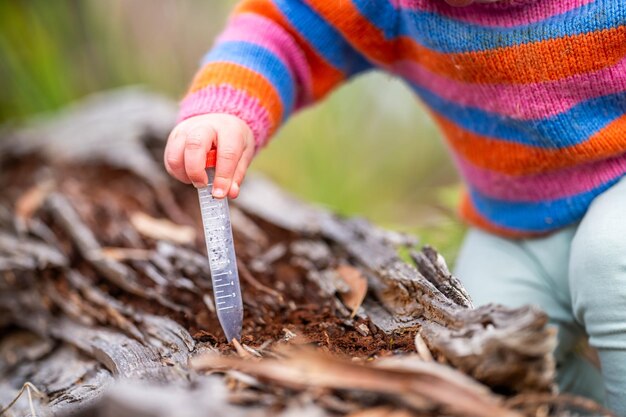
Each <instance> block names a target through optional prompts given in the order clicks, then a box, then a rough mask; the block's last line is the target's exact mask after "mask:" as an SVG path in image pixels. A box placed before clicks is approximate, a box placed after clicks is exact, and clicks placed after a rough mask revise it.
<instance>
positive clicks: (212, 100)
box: [178, 85, 272, 151]
mask: <svg viewBox="0 0 626 417" xmlns="http://www.w3.org/2000/svg"><path fill="white" fill-rule="evenodd" d="M208 113H227V114H232V115H234V116H237V117H239V118H240V119H241V120H243V121H244V122H246V123H247V124H248V126H249V127H250V129H251V130H252V134H253V135H254V141H255V144H256V150H257V151H258V150H259V148H261V147H262V146H264V145H265V144H266V143H267V140H268V138H269V135H270V134H271V133H272V124H271V122H270V116H269V112H268V111H267V110H266V109H265V107H263V105H261V103H260V102H259V100H257V99H256V98H254V97H250V96H249V95H248V94H246V92H245V91H242V90H237V89H235V88H233V87H231V86H229V85H219V86H210V87H205V88H202V89H200V90H198V91H196V92H194V93H192V94H189V95H188V96H187V97H185V98H184V99H183V101H182V102H181V104H180V112H179V115H178V122H182V121H183V120H186V119H188V118H190V117H193V116H198V115H202V114H208Z"/></svg>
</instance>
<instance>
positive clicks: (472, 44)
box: [180, 0, 626, 236]
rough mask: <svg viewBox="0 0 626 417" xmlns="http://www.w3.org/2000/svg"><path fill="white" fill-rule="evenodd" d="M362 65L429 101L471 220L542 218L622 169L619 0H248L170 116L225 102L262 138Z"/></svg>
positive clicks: (623, 73)
mask: <svg viewBox="0 0 626 417" xmlns="http://www.w3.org/2000/svg"><path fill="white" fill-rule="evenodd" d="M371 68H379V69H382V70H384V71H387V72H389V73H392V74H395V75H397V76H399V77H402V78H403V79H404V80H406V81H407V83H408V84H409V85H410V87H411V88H412V89H413V90H414V91H415V93H416V94H417V95H418V96H419V97H420V99H421V100H422V101H423V102H424V103H425V104H426V105H427V107H428V109H429V111H430V113H431V114H432V117H433V118H434V120H435V121H436V122H437V124H438V125H439V127H440V129H441V131H442V132H443V135H444V137H445V138H446V140H447V141H448V143H449V148H450V149H451V151H452V155H453V157H454V160H455V163H456V165H457V167H458V169H459V171H460V173H461V175H462V177H463V179H464V182H465V185H466V193H465V194H466V195H465V197H464V199H463V203H462V204H461V213H462V216H463V217H464V218H465V219H466V220H467V221H469V222H470V223H471V224H474V225H476V226H478V227H481V228H484V229H487V230H489V231H491V232H495V233H498V234H502V235H507V236H529V235H538V234H545V233H548V232H551V231H553V230H556V229H559V228H561V227H564V226H566V225H568V224H571V223H574V222H576V221H578V220H580V219H581V217H582V216H583V215H584V213H585V211H586V210H587V208H588V206H589V204H590V203H591V202H592V200H593V199H594V197H596V196H597V195H599V194H600V193H602V192H603V191H604V190H606V189H607V188H609V187H610V186H611V185H612V184H614V183H615V182H616V181H618V180H619V179H620V178H621V177H622V176H623V175H624V173H625V172H626V1H623V0H503V1H502V2H499V3H492V4H474V5H471V6H468V7H462V8H455V7H451V6H449V5H447V3H445V2H444V1H443V0H244V1H243V2H241V3H240V4H239V6H238V7H237V8H236V9H235V11H234V13H233V15H232V17H231V19H230V21H229V24H228V26H227V28H226V30H225V31H224V32H223V33H222V34H221V35H220V37H219V38H218V39H217V42H216V44H215V46H214V47H213V49H212V50H211V51H210V52H209V53H208V54H207V55H206V57H205V58H204V61H203V66H202V68H201V69H200V71H199V72H198V74H197V75H196V77H195V79H194V80H193V83H192V85H191V87H190V89H189V92H188V94H187V96H186V97H185V98H184V100H183V101H182V104H181V113H180V118H181V119H185V118H188V117H191V116H194V115H198V114H204V113H211V112H221V113H230V114H234V115H237V116H239V117H240V118H241V119H243V120H244V121H246V122H247V123H248V124H249V125H250V127H251V129H252V131H253V133H254V135H255V140H256V144H257V146H258V147H260V146H262V145H264V144H265V143H266V141H267V140H268V138H269V137H271V135H272V134H273V133H274V132H275V131H276V130H277V129H278V127H279V126H280V125H281V124H282V123H283V122H285V120H287V118H288V117H289V116H290V115H291V114H292V113H293V112H294V111H296V110H298V109H300V108H302V107H303V106H306V105H309V104H311V103H314V102H316V101H317V100H320V99H321V98H323V97H324V96H325V95H326V94H328V93H329V92H330V91H331V90H332V89H333V88H334V87H336V86H338V85H340V84H341V83H342V82H344V81H346V80H347V79H348V78H350V77H352V76H354V75H356V74H359V73H361V72H363V71H366V70H368V69H371ZM625 209H626V208H625Z"/></svg>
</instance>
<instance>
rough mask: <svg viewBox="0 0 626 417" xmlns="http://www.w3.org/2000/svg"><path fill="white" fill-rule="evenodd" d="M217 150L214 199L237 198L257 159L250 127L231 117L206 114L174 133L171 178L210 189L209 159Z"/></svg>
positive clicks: (168, 152) (168, 155) (168, 154)
mask: <svg viewBox="0 0 626 417" xmlns="http://www.w3.org/2000/svg"><path fill="white" fill-rule="evenodd" d="M214 144H216V146H217V163H216V167H215V181H214V182H213V196H214V197H216V198H224V197H226V196H228V197H230V198H236V197H237V195H239V186H240V185H241V182H242V181H243V177H244V176H245V175H246V171H247V169H248V165H250V162H251V161H252V156H253V155H254V139H253V135H252V131H251V130H250V127H248V125H247V124H246V122H244V121H243V120H241V119H239V118H238V117H236V116H232V115H230V114H221V113H215V114H205V115H201V116H195V117H191V118H189V119H187V120H185V121H183V122H181V123H179V124H178V125H177V126H176V127H175V128H174V129H173V130H172V133H170V137H169V138H168V140H167V146H166V147H165V155H164V162H165V168H166V169H167V172H169V173H170V175H171V176H173V177H174V178H176V179H178V180H179V181H182V182H184V183H186V184H189V183H193V185H194V186H195V187H203V186H206V185H207V180H208V178H207V175H206V172H205V164H206V156H207V153H208V152H209V150H210V149H211V146H212V145H214Z"/></svg>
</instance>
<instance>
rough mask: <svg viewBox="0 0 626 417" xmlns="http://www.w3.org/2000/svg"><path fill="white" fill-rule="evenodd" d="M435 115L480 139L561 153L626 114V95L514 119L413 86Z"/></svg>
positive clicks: (606, 97) (623, 93)
mask: <svg viewBox="0 0 626 417" xmlns="http://www.w3.org/2000/svg"><path fill="white" fill-rule="evenodd" d="M411 87H412V88H413V90H414V91H415V92H416V93H417V94H418V95H419V96H420V98H421V99H422V100H423V101H424V102H425V103H426V104H427V105H428V106H430V107H431V108H432V110H434V111H435V112H437V113H438V114H440V115H441V116H443V117H445V118H446V119H448V120H450V121H452V122H453V123H455V124H456V125H458V126H459V127H461V128H463V129H465V130H467V131H470V132H473V133H475V134H477V135H481V136H486V137H491V138H495V139H501V140H505V141H507V142H513V143H520V144H523V145H528V146H535V147H538V148H545V149H561V148H567V147H570V146H574V145H577V144H579V143H582V142H584V141H586V140H587V139H588V138H589V137H590V136H592V135H594V134H595V133H597V132H598V131H600V130H601V129H603V128H605V127H606V126H607V125H609V124H610V123H611V122H613V121H615V120H616V119H618V118H619V117H621V116H623V115H624V114H625V113H626V92H620V93H616V94H610V95H606V96H602V97H597V98H593V99H590V100H587V101H584V102H582V103H579V104H577V105H576V106H574V107H572V108H571V109H569V110H568V111H566V112H563V113H560V114H558V115H555V116H552V117H549V118H545V119H531V120H523V119H515V118H512V117H510V116H505V115H501V114H497V113H491V112H487V111H484V110H480V109H476V108H472V107H465V106H462V105H460V104H457V103H454V102H451V101H448V100H444V99H443V98H441V97H440V96H438V95H436V94H434V93H433V92H431V91H429V90H427V89H425V88H422V87H419V86H417V85H415V84H411Z"/></svg>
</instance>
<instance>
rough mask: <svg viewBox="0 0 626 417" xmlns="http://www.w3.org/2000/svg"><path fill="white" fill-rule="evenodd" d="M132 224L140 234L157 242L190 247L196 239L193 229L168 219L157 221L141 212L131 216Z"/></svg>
mask: <svg viewBox="0 0 626 417" xmlns="http://www.w3.org/2000/svg"><path fill="white" fill-rule="evenodd" d="M130 222H131V224H132V225H133V227H135V229H137V231H138V232H139V233H141V234H142V235H144V236H146V237H149V238H152V239H155V240H167V241H170V242H174V243H178V244H181V245H190V244H192V243H193V242H194V241H195V239H196V231H195V229H194V228H193V227H190V226H183V225H180V224H176V223H174V222H172V221H170V220H168V219H156V218H154V217H152V216H149V215H147V214H146V213H142V212H139V211H138V212H135V213H133V214H132V215H131V216H130Z"/></svg>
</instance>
